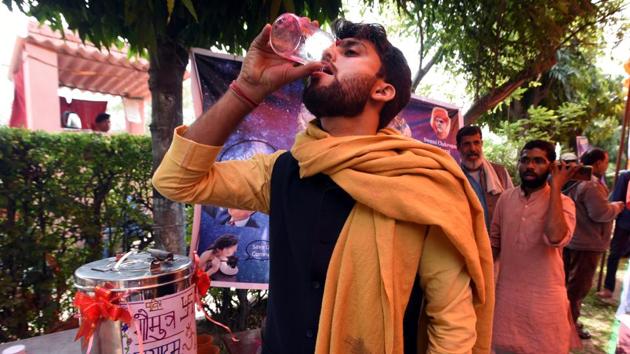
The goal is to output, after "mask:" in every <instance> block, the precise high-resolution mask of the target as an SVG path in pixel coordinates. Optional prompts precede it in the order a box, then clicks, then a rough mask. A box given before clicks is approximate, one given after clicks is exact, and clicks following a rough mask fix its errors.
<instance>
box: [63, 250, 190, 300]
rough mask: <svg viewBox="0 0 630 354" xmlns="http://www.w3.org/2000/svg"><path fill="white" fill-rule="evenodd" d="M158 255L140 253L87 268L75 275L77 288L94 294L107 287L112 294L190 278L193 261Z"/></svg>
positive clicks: (178, 256)
mask: <svg viewBox="0 0 630 354" xmlns="http://www.w3.org/2000/svg"><path fill="white" fill-rule="evenodd" d="M157 252H160V253H159V254H158V255H157V256H156V253H155V252H152V253H149V252H139V253H135V254H128V255H125V256H124V257H123V259H122V260H119V261H117V259H116V257H111V258H105V259H101V260H98V261H95V262H91V263H87V264H84V265H82V266H81V267H79V268H78V269H77V270H76V271H75V272H74V283H75V287H76V288H77V289H79V290H82V291H92V290H93V289H94V287H95V286H108V287H110V288H111V290H112V291H134V290H147V289H152V288H156V287H159V286H162V285H167V284H172V283H176V282H181V281H182V280H186V279H188V278H190V276H191V275H192V262H191V260H190V258H188V257H185V256H180V255H173V254H169V253H166V252H164V251H157ZM164 255H168V257H167V258H166V259H165V257H164ZM117 262H118V263H119V265H118V267H117V268H116V263H117Z"/></svg>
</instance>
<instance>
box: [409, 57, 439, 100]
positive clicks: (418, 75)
mask: <svg viewBox="0 0 630 354" xmlns="http://www.w3.org/2000/svg"><path fill="white" fill-rule="evenodd" d="M443 53H444V50H443V49H442V47H440V48H438V50H437V52H435V54H434V55H433V57H431V59H430V60H429V62H428V63H427V65H425V66H424V67H422V62H420V65H419V66H418V72H417V73H416V76H414V78H413V81H412V82H411V92H413V91H415V90H416V88H417V87H418V84H419V83H420V81H422V79H423V78H424V76H425V75H426V74H427V73H428V72H429V70H431V67H432V66H433V65H434V64H435V63H436V62H438V61H439V60H440V59H441V58H442V54H443Z"/></svg>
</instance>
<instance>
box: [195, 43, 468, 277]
mask: <svg viewBox="0 0 630 354" xmlns="http://www.w3.org/2000/svg"><path fill="white" fill-rule="evenodd" d="M241 60H242V59H241V58H238V57H234V56H228V55H223V54H215V53H212V52H210V51H208V50H204V49H193V53H192V59H191V61H192V67H193V72H194V75H193V100H194V101H195V106H196V107H197V109H198V110H202V111H204V112H205V111H206V110H208V108H209V107H210V106H212V104H214V102H216V101H217V100H218V99H219V98H220V97H221V96H222V95H223V94H224V93H225V92H226V91H227V89H228V86H229V84H230V83H231V82H232V80H234V79H236V77H237V75H238V73H239V71H240V68H241ZM303 89H304V86H303V82H301V81H297V82H293V83H291V84H288V85H286V86H284V87H282V88H281V89H280V90H278V91H276V92H274V93H273V94H272V95H271V96H269V97H267V98H266V99H265V101H264V102H263V103H261V104H260V106H258V108H256V109H255V110H254V111H253V112H251V113H250V114H249V115H248V116H247V117H246V118H245V119H244V120H243V122H242V123H241V124H240V125H239V126H238V127H237V129H236V131H235V132H234V133H233V134H232V135H231V136H230V137H229V138H228V141H227V142H226V144H225V145H224V147H223V149H222V150H221V152H220V154H219V156H218V160H219V161H225V160H243V159H248V158H250V157H251V156H253V155H255V154H260V153H263V154H267V153H271V152H274V151H276V150H279V149H283V150H288V149H290V148H291V146H292V145H293V140H294V137H295V135H296V134H297V133H298V132H299V131H301V130H303V129H304V128H305V127H306V125H307V123H308V122H309V121H310V120H311V119H313V118H314V117H313V116H312V115H311V114H310V112H309V111H308V110H307V109H306V108H305V107H304V105H302V103H301V102H302V91H303ZM196 113H197V115H199V114H201V112H196ZM391 126H392V127H394V128H396V129H398V130H399V131H401V132H402V133H403V134H405V135H407V136H411V137H414V138H415V139H418V140H420V141H422V142H425V143H428V144H432V145H436V146H439V147H441V148H442V149H444V150H447V151H448V152H449V153H451V155H452V156H453V157H454V158H456V159H458V158H459V154H458V153H457V149H456V145H455V135H456V134H457V130H458V129H459V127H460V126H461V116H460V114H459V110H458V108H457V107H455V106H452V105H449V104H444V103H439V102H434V101H430V100H427V99H424V98H420V97H417V96H412V99H411V102H410V103H409V105H408V106H407V107H406V108H405V109H404V110H403V111H402V112H401V113H400V114H399V116H398V117H396V119H394V121H392V123H391ZM193 250H194V251H197V253H198V254H199V255H200V258H201V263H202V266H203V267H204V269H205V270H206V271H207V273H208V274H209V275H210V278H211V279H212V286H224V287H234V288H252V289H264V288H266V287H267V284H268V282H269V217H268V216H267V215H266V214H264V213H261V212H251V211H245V210H238V209H226V208H222V207H219V206H213V205H204V206H201V207H197V208H196V209H195V225H194V227H193V238H192V242H191V253H192V251H193ZM204 254H205V256H204Z"/></svg>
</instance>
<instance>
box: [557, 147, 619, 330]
mask: <svg viewBox="0 0 630 354" xmlns="http://www.w3.org/2000/svg"><path fill="white" fill-rule="evenodd" d="M580 162H581V163H582V164H583V166H582V168H581V170H586V168H588V167H591V168H592V177H591V179H590V180H589V181H579V182H577V183H575V184H573V185H572V186H570V187H569V188H567V189H565V191H564V193H565V194H566V195H568V196H569V197H570V198H571V199H573V201H574V202H575V209H576V215H575V216H576V227H575V232H574V233H573V238H572V239H571V242H569V244H568V245H567V246H566V247H565V249H564V252H563V258H564V270H565V276H566V283H567V295H568V297H569V301H570V303H571V315H572V317H573V321H574V322H575V324H576V328H577V332H578V335H579V336H580V338H582V339H588V338H590V337H591V335H590V333H589V332H588V331H586V330H585V329H584V328H583V327H582V325H581V324H579V323H578V322H577V319H578V317H579V316H580V307H581V305H582V300H583V299H584V297H586V295H587V294H588V291H589V290H590V289H591V285H592V284H593V276H594V275H595V270H596V269H597V264H598V263H599V257H600V256H601V255H602V254H603V253H604V251H606V250H607V249H608V245H609V244H610V233H611V230H612V221H613V220H614V219H615V218H616V217H617V215H619V213H621V211H622V210H623V209H624V203H623V202H612V203H611V202H608V199H607V198H608V188H606V186H605V185H604V184H603V183H601V178H602V176H603V175H604V174H605V173H606V170H607V169H608V153H607V152H606V151H604V150H602V149H598V148H593V149H591V150H589V151H588V152H586V153H585V154H584V155H582V157H581V159H580ZM582 175H583V173H582V174H579V175H577V174H576V176H577V177H578V178H579V177H580V176H582ZM574 178H575V176H574Z"/></svg>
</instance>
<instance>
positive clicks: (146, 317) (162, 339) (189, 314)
mask: <svg viewBox="0 0 630 354" xmlns="http://www.w3.org/2000/svg"><path fill="white" fill-rule="evenodd" d="M194 291H195V287H194V286H190V287H188V289H186V290H183V291H180V292H178V293H176V294H173V295H169V296H164V297H160V298H157V299H152V300H146V301H137V302H130V303H129V308H130V309H131V311H130V312H131V316H132V318H133V322H134V323H136V326H137V328H138V330H139V331H140V333H136V328H135V327H136V326H128V325H127V324H123V325H122V328H121V331H122V348H123V354H140V353H139V352H140V347H139V339H138V337H142V346H143V349H144V354H166V353H179V354H188V353H190V354H194V353H197V327H196V322H195V301H194V299H195V298H194V295H195V294H194Z"/></svg>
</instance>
